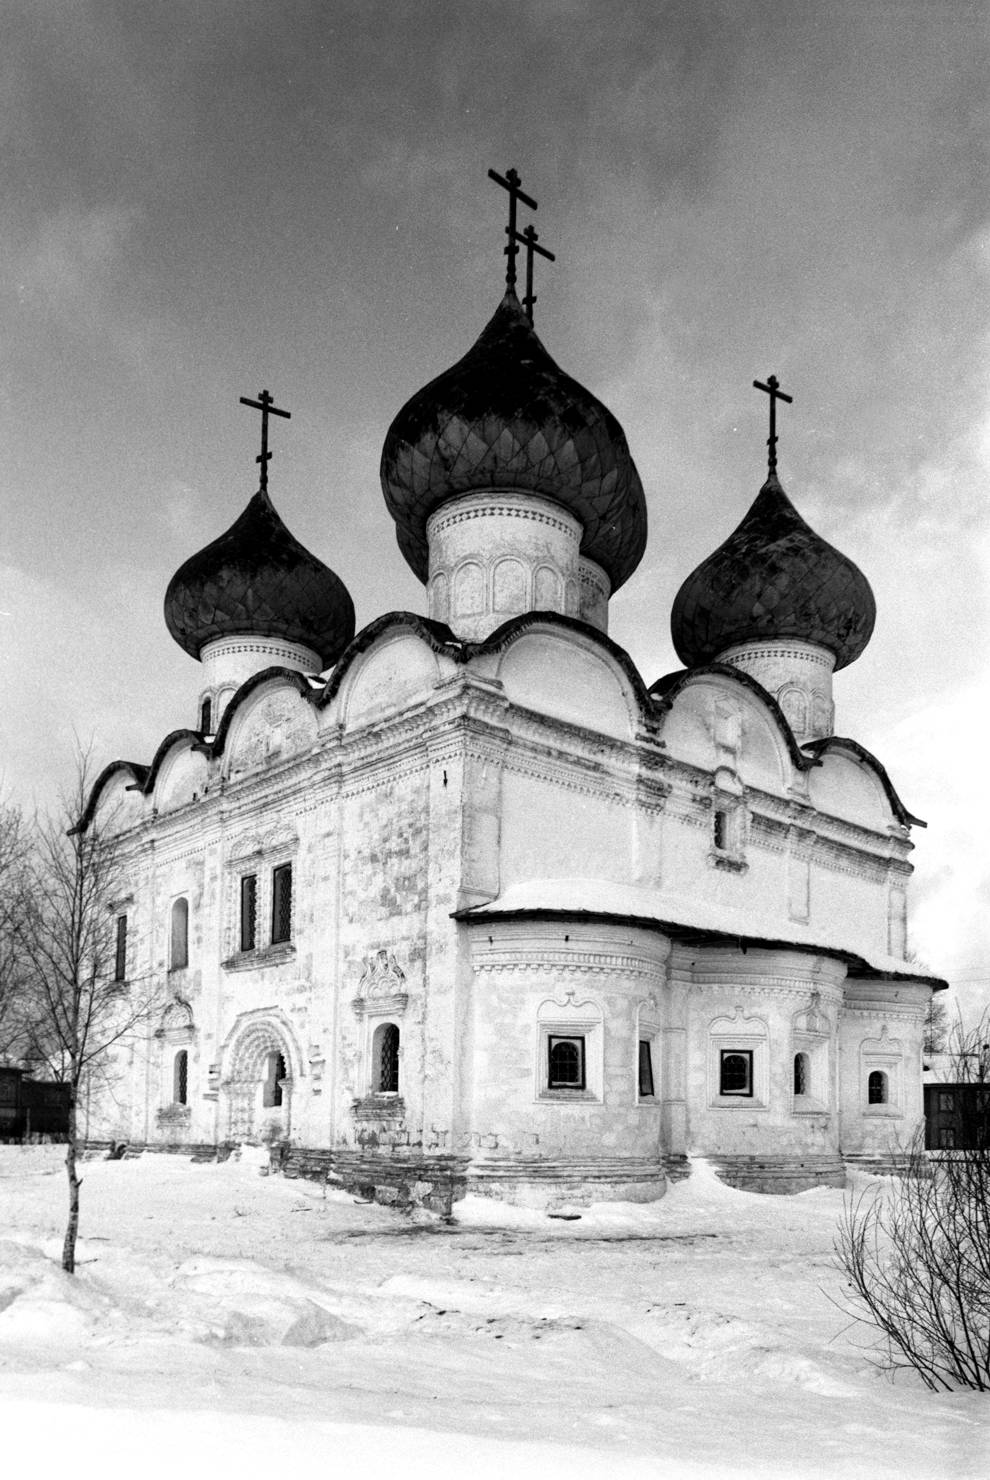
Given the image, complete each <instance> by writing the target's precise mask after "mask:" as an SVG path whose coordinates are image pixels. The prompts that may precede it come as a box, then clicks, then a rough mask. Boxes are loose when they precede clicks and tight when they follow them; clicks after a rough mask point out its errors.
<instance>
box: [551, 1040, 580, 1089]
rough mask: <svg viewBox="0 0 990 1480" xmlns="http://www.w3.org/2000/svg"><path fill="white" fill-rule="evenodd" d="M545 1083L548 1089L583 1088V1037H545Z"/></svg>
mask: <svg viewBox="0 0 990 1480" xmlns="http://www.w3.org/2000/svg"><path fill="white" fill-rule="evenodd" d="M547 1071H548V1072H547V1085H548V1087H549V1088H550V1089H584V1038H583V1037H580V1036H576V1037H573V1038H564V1037H560V1038H558V1037H557V1035H556V1034H555V1033H551V1034H550V1036H549V1038H548V1039H547Z"/></svg>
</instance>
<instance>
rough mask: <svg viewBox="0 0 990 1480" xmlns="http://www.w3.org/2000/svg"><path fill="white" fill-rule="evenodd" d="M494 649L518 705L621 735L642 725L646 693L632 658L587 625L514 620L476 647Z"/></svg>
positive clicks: (501, 678) (498, 670)
mask: <svg viewBox="0 0 990 1480" xmlns="http://www.w3.org/2000/svg"><path fill="white" fill-rule="evenodd" d="M492 650H494V653H495V655H496V661H495V667H494V676H495V677H496V678H498V680H499V681H500V682H501V684H502V686H503V688H504V691H505V695H506V698H508V699H509V701H510V702H511V703H513V704H516V705H519V707H520V708H523V709H530V710H533V711H535V712H536V713H537V714H544V715H547V716H549V717H550V718H553V719H559V720H562V721H564V722H565V723H567V724H573V725H580V726H581V727H582V728H583V729H587V730H594V731H597V732H598V733H599V734H603V735H612V736H614V737H615V738H616V739H620V740H631V739H633V738H634V736H635V735H636V733H637V731H638V730H639V728H640V725H641V722H642V712H643V701H644V699H645V698H646V694H645V689H642V685H641V684H640V685H639V687H638V688H637V686H636V685H635V684H634V683H633V682H632V681H631V678H630V674H629V671H628V669H629V668H631V667H632V664H631V661H630V660H629V659H628V658H626V663H625V664H623V663H622V662H620V661H619V659H618V657H617V653H619V652H621V649H616V648H615V644H614V643H608V642H607V640H603V639H602V638H601V637H600V635H599V634H598V633H596V632H595V631H594V630H593V629H592V628H589V627H587V626H585V624H583V623H577V622H574V623H568V622H563V621H547V620H544V619H542V618H540V617H537V618H531V619H530V620H527V621H525V622H520V621H519V620H518V619H516V620H514V621H513V622H512V623H511V624H506V627H505V628H500V629H499V631H498V632H497V633H494V634H493V635H492V637H491V638H489V639H488V641H487V642H486V643H483V644H478V647H477V651H478V652H479V654H480V653H482V652H492ZM625 656H626V655H625V654H623V657H625ZM627 665H628V666H627ZM633 671H635V670H633Z"/></svg>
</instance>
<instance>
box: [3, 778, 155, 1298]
mask: <svg viewBox="0 0 990 1480" xmlns="http://www.w3.org/2000/svg"><path fill="white" fill-rule="evenodd" d="M91 781H92V773H91V767H90V764H89V757H88V755H86V754H80V756H79V760H78V765H77V773H76V779H75V784H74V786H73V789H72V792H71V793H70V794H69V795H67V796H64V797H63V798H62V801H61V803H60V805H59V808H58V810H57V811H56V812H55V813H54V814H53V815H52V816H51V817H49V818H48V819H47V820H43V821H41V822H39V823H38V824H37V827H36V829H35V835H34V838H33V839H32V848H31V855H30V859H29V862H28V865H27V867H26V869H25V871H24V874H23V880H22V887H21V890H20V893H19V898H18V902H17V910H16V916H15V921H14V939H15V943H16V948H17V951H18V954H19V956H20V960H21V962H22V965H23V967H24V968H25V969H26V970H27V971H28V972H29V973H30V979H31V987H32V993H33V996H34V998H35V1001H36V1004H37V1008H38V1013H39V1021H38V1024H37V1029H36V1040H37V1043H38V1045H39V1046H40V1049H41V1051H42V1052H43V1053H44V1054H45V1056H46V1058H47V1059H48V1061H49V1064H50V1065H51V1067H52V1068H53V1070H54V1071H55V1073H56V1074H57V1076H58V1077H59V1078H61V1079H62V1080H63V1082H65V1083H67V1084H68V1085H69V1128H68V1140H67V1145H66V1157H65V1166H66V1173H67V1176H68V1182H69V1214H68V1221H67V1224H66V1230H65V1240H64V1243H63V1248H62V1268H63V1269H64V1270H66V1271H67V1272H68V1273H70V1274H71V1273H73V1271H74V1270H75V1250H76V1238H77V1235H78V1231H79V1189H80V1186H81V1179H80V1177H79V1171H78V1161H79V1153H80V1150H81V1136H80V1119H79V1109H80V1100H81V1090H82V1087H83V1084H84V1082H85V1080H86V1078H87V1076H88V1075H89V1074H91V1073H92V1072H93V1070H94V1069H96V1068H99V1066H100V1065H101V1064H105V1063H106V1061H107V1059H108V1058H109V1056H110V1051H111V1050H112V1048H113V1046H114V1045H115V1044H117V1043H119V1042H120V1040H121V1039H123V1038H125V1037H126V1036H127V1035H129V1034H131V1033H133V1032H134V1031H135V1030H136V1029H137V1028H138V1027H139V1026H140V1025H141V1024H142V1023H143V1022H145V1021H146V1020H147V1016H148V1013H149V1012H150V1011H151V1009H152V1006H153V1004H152V1001H151V998H150V996H149V994H148V992H147V991H146V990H142V987H143V984H142V983H141V982H139V981H136V980H134V979H133V978H131V979H129V980H127V981H120V980H117V976H118V973H117V972H116V971H115V969H114V967H115V958H116V934H115V932H116V919H115V915H114V912H113V910H112V903H113V900H114V899H115V898H117V897H119V896H120V894H121V893H122V892H123V890H122V878H121V862H120V850H119V846H118V843H117V839H116V835H115V832H114V828H113V819H112V818H111V819H106V818H104V819H102V820H101V819H100V818H99V816H98V815H97V816H92V817H90V816H87V812H86V805H87V801H88V798H89V793H90V790H91Z"/></svg>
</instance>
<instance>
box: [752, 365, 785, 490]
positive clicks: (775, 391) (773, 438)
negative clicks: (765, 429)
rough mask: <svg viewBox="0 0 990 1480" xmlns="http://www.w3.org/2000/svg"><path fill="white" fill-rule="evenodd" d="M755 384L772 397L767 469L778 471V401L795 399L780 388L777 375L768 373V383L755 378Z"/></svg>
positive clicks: (756, 387) (758, 388)
mask: <svg viewBox="0 0 990 1480" xmlns="http://www.w3.org/2000/svg"><path fill="white" fill-rule="evenodd" d="M753 386H754V388H755V389H756V390H758V391H766V393H767V395H768V396H769V397H770V435H769V437H768V438H767V469H768V471H769V472H771V473H775V472H776V471H777V402H778V401H786V402H787V404H788V405H790V404H791V403H792V401H793V400H794V397H793V396H786V395H785V394H784V392H783V391H782V390H780V389H779V386H780V381H779V380H778V379H777V377H776V375H768V376H767V383H766V385H764V384H763V382H762V380H754V381H753Z"/></svg>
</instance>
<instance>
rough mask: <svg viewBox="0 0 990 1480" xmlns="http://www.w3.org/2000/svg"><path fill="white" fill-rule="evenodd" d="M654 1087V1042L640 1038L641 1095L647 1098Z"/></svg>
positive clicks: (641, 1097) (642, 1097)
mask: <svg viewBox="0 0 990 1480" xmlns="http://www.w3.org/2000/svg"><path fill="white" fill-rule="evenodd" d="M653 1093H654V1089H653V1044H652V1043H651V1041H650V1039H649V1038H641V1039H640V1040H639V1097H640V1099H641V1100H642V1099H645V1098H646V1097H647V1096H650V1095H652V1094H653Z"/></svg>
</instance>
